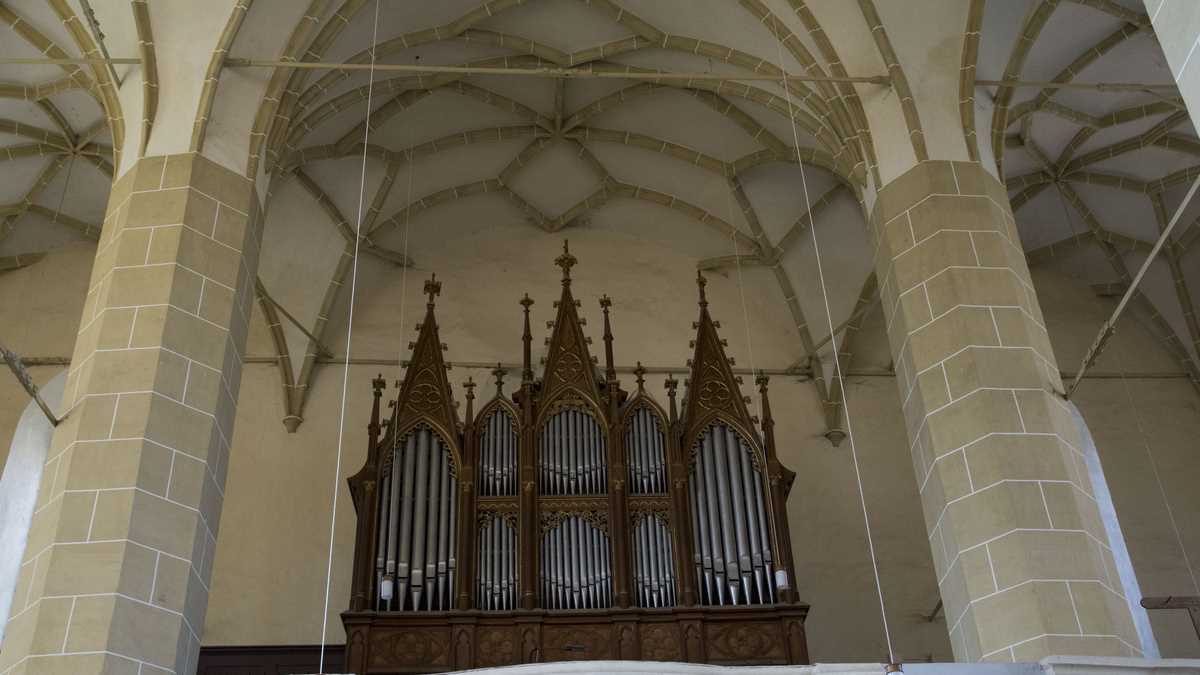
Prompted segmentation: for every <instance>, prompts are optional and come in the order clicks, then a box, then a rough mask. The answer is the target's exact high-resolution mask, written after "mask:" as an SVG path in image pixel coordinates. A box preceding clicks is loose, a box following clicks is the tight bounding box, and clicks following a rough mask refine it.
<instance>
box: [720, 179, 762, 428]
mask: <svg viewBox="0 0 1200 675" xmlns="http://www.w3.org/2000/svg"><path fill="white" fill-rule="evenodd" d="M733 187H734V186H733V182H732V181H730V183H729V190H728V191H727V192H726V193H725V205H726V208H727V209H728V212H729V225H730V227H731V228H732V229H730V231H729V240H730V242H731V243H732V244H733V263H734V266H735V267H736V268H737V286H738V295H740V296H741V299H742V325H743V326H744V327H745V329H746V355H747V357H748V358H749V360H750V372H751V373H755V374H757V373H758V370H757V369H756V368H755V367H754V341H753V340H752V339H751V337H750V310H749V308H748V307H747V306H746V287H745V285H744V284H743V282H742V256H741V252H740V251H739V250H738V241H737V235H738V230H737V228H736V227H734V225H733ZM751 400H752V401H753V400H755V399H751ZM753 405H756V407H757V408H758V412H759V414H760V415H761V414H762V402H761V401H757V402H756V403H755V404H753Z"/></svg>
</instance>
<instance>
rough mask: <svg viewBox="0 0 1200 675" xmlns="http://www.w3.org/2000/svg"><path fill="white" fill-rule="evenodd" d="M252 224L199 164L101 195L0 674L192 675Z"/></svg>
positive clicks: (160, 167) (177, 158) (244, 197)
mask: <svg viewBox="0 0 1200 675" xmlns="http://www.w3.org/2000/svg"><path fill="white" fill-rule="evenodd" d="M257 215H258V213H257V199H256V198H255V197H254V190H253V185H252V183H251V181H249V180H248V179H246V178H245V177H243V176H241V175H238V174H237V173H235V172H233V171H230V170H229V169H226V168H223V167H221V166H219V165H217V164H215V163H213V162H212V161H210V160H208V159H205V158H203V157H201V156H199V155H197V154H190V153H188V154H177V155H169V156H158V157H145V158H142V159H140V160H138V161H137V163H136V165H135V166H133V167H132V168H131V169H130V170H129V171H127V172H126V173H125V175H123V176H122V177H121V178H120V179H118V180H117V181H116V183H115V184H114V186H113V192H112V195H111V197H110V200H109V204H108V211H107V215H106V216H105V221H104V228H103V231H102V233H101V238H100V242H99V244H98V247H97V252H96V260H95V264H94V267H93V270H92V278H91V283H90V286H89V290H88V295H87V300H86V302H85V304H84V310H83V317H82V320H81V322H80V327H79V334H78V337H77V341H76V346H75V352H74V355H73V357H72V361H71V368H70V372H69V375H68V381H67V387H66V392H67V393H66V396H67V397H68V398H67V401H64V403H65V402H68V401H69V402H70V405H71V410H70V413H69V414H68V416H67V419H66V421H65V422H64V423H63V424H62V425H60V426H59V427H58V428H57V429H56V430H55V433H54V438H53V442H52V445H51V449H50V453H49V455H48V459H47V464H46V467H45V471H44V474H43V478H42V483H41V487H40V491H39V496H38V503H37V506H36V512H35V514H34V517H33V523H32V527H31V531H30V534H29V543H28V547H27V549H26V551H25V554H24V557H23V559H22V567H21V575H20V578H19V580H18V585H17V592H16V596H15V598H14V602H13V613H12V619H11V621H10V622H9V624H8V629H7V632H8V635H7V638H6V640H5V643H4V647H3V651H2V652H0V672H3V673H9V672H12V673H72V674H79V675H86V674H89V673H130V674H134V673H139V674H141V675H149V674H150V673H165V672H175V673H191V672H194V669H195V667H196V657H197V654H198V651H199V646H200V632H201V630H202V628H203V625H204V611H205V607H206V605H207V602H208V586H209V580H210V579H211V577H212V564H213V552H214V547H215V544H216V538H217V529H218V523H219V520H220V514H221V505H222V499H223V492H222V491H223V486H224V484H225V473H226V470H227V469H228V465H229V461H228V460H229V440H230V439H231V438H232V429H233V421H234V412H235V406H236V401H237V394H238V387H239V383H240V380H241V355H242V350H243V347H244V345H245V339H246V332H247V323H248V321H249V318H250V313H251V306H252V301H253V299H254V296H253V288H254V278H255V271H256V269H257V267H258V250H259V244H260V241H261V230H260V223H259V219H258V217H257ZM31 320H36V317H31Z"/></svg>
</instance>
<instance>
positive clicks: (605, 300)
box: [600, 293, 612, 314]
mask: <svg viewBox="0 0 1200 675" xmlns="http://www.w3.org/2000/svg"><path fill="white" fill-rule="evenodd" d="M609 307H612V299H611V298H609V297H608V294H607V293H605V294H604V295H602V296H600V309H603V310H604V313H605V314H608V308H609Z"/></svg>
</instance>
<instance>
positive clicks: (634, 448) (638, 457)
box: [625, 405, 667, 495]
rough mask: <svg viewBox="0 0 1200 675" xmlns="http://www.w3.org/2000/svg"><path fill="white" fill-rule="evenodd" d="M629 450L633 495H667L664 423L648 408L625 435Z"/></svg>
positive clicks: (634, 417) (633, 418)
mask: <svg viewBox="0 0 1200 675" xmlns="http://www.w3.org/2000/svg"><path fill="white" fill-rule="evenodd" d="M625 445H626V447H627V448H628V449H629V485H630V491H631V492H632V494H635V495H640V494H666V492H667V476H666V465H667V462H666V457H665V452H664V448H665V447H666V443H665V439H664V437H663V431H662V422H661V421H660V420H659V417H658V415H657V414H656V413H654V412H653V411H652V410H650V408H648V407H647V406H644V405H643V406H641V407H639V408H638V409H637V410H636V411H634V413H633V415H632V416H631V417H630V418H629V422H628V430H627V431H626V433H625Z"/></svg>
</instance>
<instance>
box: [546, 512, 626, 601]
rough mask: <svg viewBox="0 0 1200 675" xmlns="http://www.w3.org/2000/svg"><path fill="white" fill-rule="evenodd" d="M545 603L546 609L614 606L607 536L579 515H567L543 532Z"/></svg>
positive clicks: (609, 548)
mask: <svg viewBox="0 0 1200 675" xmlns="http://www.w3.org/2000/svg"><path fill="white" fill-rule="evenodd" d="M541 548H542V552H541V560H542V561H543V566H542V571H541V575H542V580H541V585H542V588H543V589H545V591H544V596H543V598H542V604H543V606H544V607H545V608H546V609H598V608H605V607H611V606H612V565H611V561H610V557H609V556H610V555H611V550H612V548H611V546H610V542H609V540H608V535H607V534H606V533H605V532H604V531H603V530H601V529H599V528H597V527H595V526H594V525H592V524H591V523H590V522H588V521H587V520H586V519H584V518H582V517H580V516H575V515H572V516H567V517H565V518H563V519H562V520H561V521H560V522H559V523H558V524H557V525H555V526H554V527H552V528H550V529H549V530H547V531H546V532H545V533H543V534H542V540H541Z"/></svg>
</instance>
